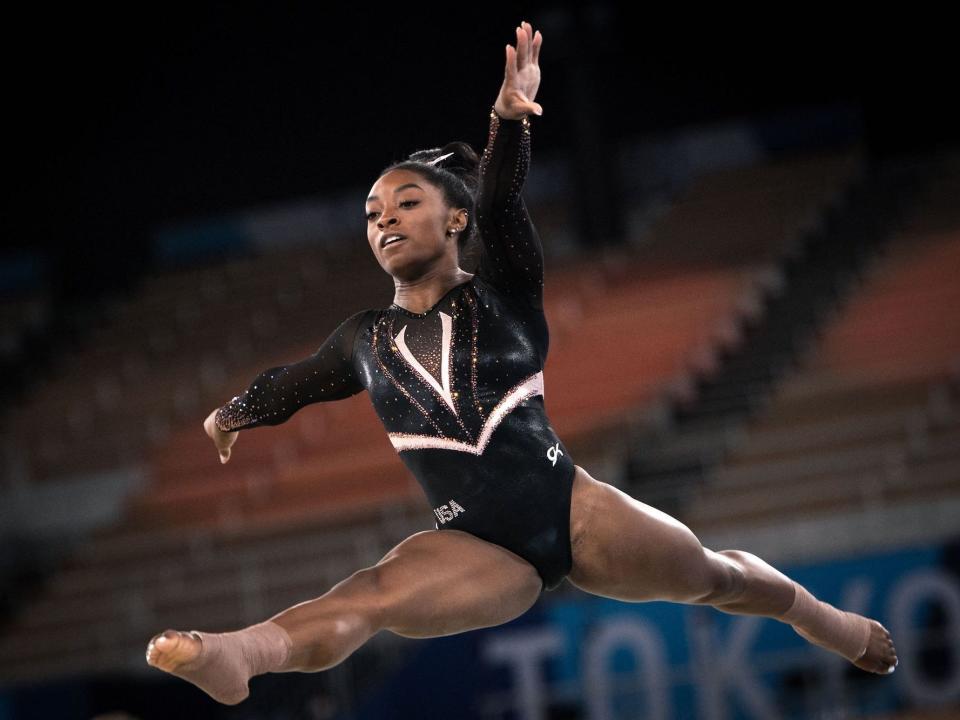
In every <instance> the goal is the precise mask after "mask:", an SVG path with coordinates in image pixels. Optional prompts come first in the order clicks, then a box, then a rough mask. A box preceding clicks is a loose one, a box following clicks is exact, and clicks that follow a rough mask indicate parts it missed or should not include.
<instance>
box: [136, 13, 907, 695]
mask: <svg viewBox="0 0 960 720" xmlns="http://www.w3.org/2000/svg"><path fill="white" fill-rule="evenodd" d="M542 43H543V36H542V34H541V33H540V32H539V31H537V32H534V31H533V28H532V27H531V26H530V24H529V23H526V22H524V23H522V24H521V26H520V27H518V28H517V29H516V46H515V47H514V46H512V45H507V46H506V69H505V73H504V80H503V85H502V87H501V89H500V92H499V95H498V96H497V98H496V101H495V103H494V105H493V107H492V108H491V111H490V116H489V134H488V138H487V144H486V147H485V149H484V151H483V153H482V155H481V156H479V157H478V156H477V154H476V153H475V152H474V150H473V149H472V148H471V147H470V146H469V145H467V144H466V143H462V142H452V143H449V144H447V145H445V146H444V147H442V148H434V149H430V150H421V151H418V152H415V153H413V154H412V155H411V156H410V157H409V158H408V159H406V160H404V161H401V162H398V163H395V164H393V165H390V166H389V167H387V168H385V169H384V170H383V171H382V172H381V173H380V175H379V177H378V178H377V179H376V182H374V184H373V186H372V187H371V189H370V193H369V196H368V197H367V199H366V208H365V216H366V225H367V240H368V242H369V244H370V250H371V252H372V253H373V255H374V257H375V258H376V260H377V262H378V263H379V264H380V266H381V267H382V268H383V270H384V271H385V272H387V273H388V274H389V275H390V276H391V277H392V278H393V283H394V288H395V293H394V302H393V304H391V305H390V307H387V308H379V309H368V310H363V311H361V312H358V313H356V314H354V315H352V316H351V317H349V318H347V319H346V320H344V321H343V322H342V323H341V324H340V325H339V327H337V328H336V329H335V330H334V331H333V332H332V333H331V334H330V336H329V337H328V338H327V339H326V340H325V341H324V342H323V344H322V345H321V346H320V347H319V349H318V350H317V351H316V352H315V353H314V354H313V355H311V356H309V357H307V358H305V359H303V360H301V361H299V362H296V363H292V364H289V365H282V366H278V367H273V368H269V369H267V370H264V371H263V372H262V373H260V375H258V376H257V378H255V379H254V380H253V382H252V383H251V384H250V386H249V387H248V388H247V389H246V390H244V391H243V392H242V393H241V394H240V395H238V396H236V397H234V398H233V399H232V400H230V401H229V402H227V403H226V404H225V405H223V406H221V407H219V408H217V409H216V410H214V411H213V412H211V413H210V415H209V416H208V417H207V418H206V420H205V421H204V429H205V431H206V432H207V434H208V435H209V436H210V437H211V439H212V440H213V442H214V444H215V446H216V448H217V450H218V452H219V455H220V460H221V462H223V463H225V462H227V461H228V460H229V458H230V454H231V452H232V446H233V445H234V443H235V442H236V440H237V437H238V435H239V432H240V430H249V429H251V428H255V427H261V426H266V425H278V424H280V423H283V422H285V421H286V420H287V419H288V418H289V417H290V416H291V415H292V414H293V413H295V412H296V411H298V410H299V409H301V408H302V407H304V406H305V405H308V404H310V403H314V402H329V401H333V400H339V399H342V398H346V397H349V396H351V395H355V394H357V393H359V392H361V391H362V390H366V391H367V393H368V394H369V397H370V399H371V402H372V403H373V405H374V408H375V410H376V412H377V414H378V415H379V417H380V419H381V420H382V422H383V425H384V427H385V429H386V431H387V434H388V436H389V439H390V441H391V443H392V444H393V446H394V448H395V449H396V451H397V453H398V455H399V456H400V459H401V461H402V462H403V463H404V464H405V465H406V466H407V467H408V468H409V469H410V471H411V473H412V474H413V475H414V476H415V477H416V478H417V480H418V481H419V483H420V485H421V486H422V487H423V490H424V492H425V494H426V496H427V498H428V499H429V501H430V505H431V507H432V508H433V509H434V515H433V517H432V520H433V523H434V528H433V529H429V530H424V531H421V532H418V533H415V534H413V535H411V536H410V537H408V538H406V539H405V540H403V541H402V542H400V543H399V544H398V545H397V546H396V547H394V548H393V549H392V550H390V551H389V552H388V553H387V554H386V555H384V557H383V558H382V559H381V560H380V561H379V562H377V563H376V564H375V565H373V566H372V567H367V568H362V569H358V570H357V571H356V572H354V573H353V574H352V575H350V576H349V577H347V578H345V579H344V580H342V581H341V582H339V583H338V584H336V585H335V586H333V587H332V588H331V589H330V590H329V591H327V592H326V593H325V594H323V595H321V596H320V597H317V598H314V599H312V600H306V601H304V602H301V603H299V604H297V605H294V606H293V607H291V608H288V609H286V610H284V611H282V612H280V613H278V614H276V615H274V616H273V617H271V618H269V619H267V620H264V621H263V622H260V623H257V624H255V625H252V626H250V627H247V628H244V629H241V630H237V631H234V632H226V633H206V632H200V631H196V630H191V631H177V630H167V631H165V632H163V633H160V634H158V635H156V636H154V637H153V638H152V639H151V640H150V642H149V644H148V647H147V652H146V657H147V662H148V663H149V664H150V665H152V666H153V667H156V668H159V669H160V670H163V671H166V672H169V673H171V674H173V675H176V676H178V677H181V678H183V679H185V680H187V681H189V682H191V683H193V684H194V685H196V686H198V687H199V688H201V689H202V690H204V691H205V692H206V693H207V694H209V695H210V696H211V697H213V698H214V699H215V700H217V701H219V702H221V703H225V704H228V705H234V704H237V703H239V702H241V701H243V700H244V699H245V698H246V697H247V696H248V695H249V688H248V681H249V679H250V678H251V677H253V676H255V675H259V674H263V673H267V672H292V671H296V672H317V671H320V670H326V669H327V668H331V667H333V666H335V665H337V664H338V663H340V662H342V661H343V660H344V659H345V658H347V657H348V656H349V655H350V654H351V653H352V652H354V651H355V650H356V649H357V648H359V647H360V646H361V645H363V644H364V643H365V642H366V641H367V640H368V639H369V638H370V637H372V636H373V635H375V634H376V633H377V632H379V631H380V630H389V631H390V632H393V633H396V634H398V635H401V636H404V637H409V638H427V637H437V636H442V635H451V634H454V633H461V632H466V631H468V630H473V629H476V628H484V627H491V626H495V625H500V624H502V623H505V622H508V621H509V620H512V619H514V618H516V617H518V616H519V615H522V614H523V613H524V612H526V611H527V610H528V609H529V608H530V607H531V606H532V605H533V604H534V603H535V602H536V600H537V599H538V597H539V596H540V593H541V592H543V591H549V590H553V589H554V588H556V587H557V586H558V585H559V584H560V583H561V581H562V580H563V579H564V578H566V579H567V580H568V581H569V582H570V583H571V584H573V585H574V586H576V587H578V588H580V589H581V590H583V591H585V592H588V593H593V594H595V595H600V596H603V597H607V598H615V599H618V600H622V601H625V602H646V601H653V600H665V601H671V602H677V603H691V604H700V605H711V606H713V607H715V608H717V609H718V610H721V611H723V612H726V613H734V614H741V615H760V616H764V617H769V618H773V619H776V620H779V621H780V622H784V623H788V624H789V625H791V626H792V627H793V628H794V630H795V631H796V632H797V633H798V634H799V635H801V636H802V637H803V638H805V639H807V640H808V641H810V642H811V643H814V644H816V645H819V646H821V647H823V648H826V649H827V650H830V651H832V652H835V653H837V654H839V655H841V656H842V657H844V658H846V659H847V660H849V661H850V662H852V663H853V664H854V665H856V666H857V667H859V668H861V669H863V670H866V671H868V672H872V673H879V674H886V673H890V672H893V670H894V668H895V666H896V664H897V656H896V651H895V650H894V646H893V642H892V640H891V638H890V634H889V632H888V631H887V630H886V628H884V627H883V626H882V625H881V624H880V623H879V622H877V621H876V620H872V619H869V618H866V617H863V616H861V615H857V614H854V613H850V612H846V611H842V610H839V609H837V608H835V607H833V606H832V605H829V604H827V603H824V602H821V601H820V600H817V599H816V598H815V597H813V596H812V595H811V594H810V593H809V592H808V591H807V590H806V589H805V588H804V587H802V586H801V585H799V584H798V583H796V582H794V581H793V580H791V579H790V578H789V577H787V576H785V575H784V574H782V573H780V572H779V571H777V570H776V569H774V568H773V567H771V566H770V565H768V564H767V563H766V562H764V561H763V560H761V559H760V558H758V557H757V556H756V555H753V554H751V553H748V552H745V551H742V550H720V551H714V550H710V549H707V548H705V547H703V546H702V545H701V544H700V542H699V540H698V539H697V537H696V536H695V535H694V533H693V532H691V530H690V529H689V528H687V527H686V526H685V525H684V524H682V523H681V522H679V521H678V520H676V519H674V518H673V517H671V516H669V515H667V514H665V513H663V512H661V511H660V510H657V509H656V508H654V507H651V506H649V505H646V504H644V503H642V502H640V501H639V500H636V499H634V498H633V497H630V496H629V495H627V494H625V493H624V492H622V491H620V490H619V489H617V488H614V487H613V486H611V485H609V484H607V483H605V482H602V481H600V480H597V479H595V478H593V477H592V476H591V475H590V474H589V473H588V472H587V471H586V470H584V469H583V468H582V467H580V466H579V465H576V464H574V462H573V459H572V458H571V457H570V452H569V451H568V449H567V447H566V446H565V445H564V444H563V441H562V440H560V438H559V437H558V436H557V434H556V433H555V432H554V429H553V428H552V427H551V425H550V422H549V420H548V418H547V415H546V413H545V410H544V379H543V367H544V361H545V360H546V355H547V347H548V329H547V321H546V318H545V316H544V310H543V250H542V246H541V244H540V238H539V236H538V233H537V231H536V229H535V227H534V225H533V224H532V222H531V220H530V217H529V215H528V213H527V209H526V206H525V204H524V201H523V199H522V197H521V190H522V188H523V184H524V180H525V178H526V175H527V170H528V167H529V163H530V130H531V122H530V115H534V116H540V115H541V114H542V108H541V106H540V105H539V104H538V103H537V102H535V98H536V94H537V89H538V87H539V85H540V66H539V54H540V49H541V45H542ZM471 243H479V246H478V247H479V248H480V257H479V263H478V265H477V268H476V272H475V273H474V274H470V273H467V272H465V271H464V270H462V269H461V268H460V258H461V256H462V255H463V253H464V252H465V251H466V250H467V249H469V248H470V247H471ZM357 482H363V478H362V477H358V478H357Z"/></svg>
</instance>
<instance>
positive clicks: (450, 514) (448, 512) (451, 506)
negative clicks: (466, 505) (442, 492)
mask: <svg viewBox="0 0 960 720" xmlns="http://www.w3.org/2000/svg"><path fill="white" fill-rule="evenodd" d="M433 512H434V514H435V515H436V516H437V519H438V520H440V524H441V525H443V524H445V523H447V522H449V521H450V520H453V519H454V518H455V517H456V516H457V515H459V514H460V513H462V512H466V510H464V509H463V508H462V507H460V505H459V504H457V501H456V500H451V501H450V502H449V503H447V504H446V505H441V506H440V507H438V508H434V509H433Z"/></svg>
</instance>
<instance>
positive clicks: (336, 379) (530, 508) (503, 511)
mask: <svg viewBox="0 0 960 720" xmlns="http://www.w3.org/2000/svg"><path fill="white" fill-rule="evenodd" d="M529 157H530V128H529V124H528V122H527V121H526V120H525V119H524V120H523V121H521V120H505V119H502V118H499V117H498V116H497V115H496V113H493V112H491V116H490V133H489V136H488V141H487V146H486V148H485V150H484V153H483V156H482V158H481V190H480V196H479V198H478V203H477V225H478V229H479V231H480V234H481V240H482V243H483V252H482V254H481V258H480V262H479V264H478V266H477V269H476V272H475V273H474V275H473V277H471V278H470V279H469V280H468V281H466V282H463V283H461V284H460V285H457V286H455V287H453V288H451V289H450V290H449V291H448V292H447V293H446V294H445V295H444V296H443V297H442V298H441V299H440V300H439V301H437V303H436V304H435V305H434V306H433V307H431V308H430V309H428V310H427V311H425V312H422V313H415V312H411V311H409V310H407V309H405V308H403V307H400V306H399V305H396V304H393V305H391V306H390V307H388V308H383V309H370V310H363V311H361V312H358V313H355V314H354V315H352V316H351V317H349V318H348V319H347V320H345V321H344V322H343V323H341V324H340V326H339V327H338V328H337V329H336V330H334V332H333V333H331V335H330V336H329V337H328V338H327V340H326V341H325V342H324V343H323V345H322V346H321V347H320V348H319V349H318V350H317V352H316V353H314V355H312V356H311V357H310V358H307V359H306V360H303V361H301V362H299V363H295V364H292V365H285V366H280V367H276V368H270V369H268V370H265V371H264V372H263V373H261V374H260V375H259V376H258V377H257V378H256V379H255V380H254V382H253V383H251V385H250V387H249V388H248V389H247V390H246V391H244V393H243V394H241V395H239V396H237V397H235V398H233V399H232V400H231V401H230V402H229V403H227V404H226V405H224V406H223V407H222V408H221V409H220V410H219V411H218V413H217V415H216V423H217V426H218V427H219V428H220V429H221V430H223V431H231V430H240V429H247V428H251V427H256V426H259V425H276V424H279V423H281V422H284V421H285V420H286V419H287V418H289V417H290V415H292V414H293V413H294V412H296V411H297V410H298V409H299V408H301V407H303V406H304V405H307V404H310V403H313V402H319V401H328V400H336V399H341V398H345V397H349V396H351V395H354V394H356V393H358V392H360V391H361V390H366V391H367V393H368V394H369V397H370V399H371V402H372V403H373V406H374V409H375V410H376V412H377V415H378V416H379V417H380V420H381V421H382V422H383V425H384V428H385V429H386V431H387V434H388V436H389V438H390V441H391V443H392V444H393V446H394V448H396V450H397V452H398V454H399V456H400V459H401V460H402V461H403V463H404V464H405V465H406V466H407V468H409V470H410V471H411V472H412V473H413V475H414V476H415V477H416V478H417V480H418V482H419V483H420V485H421V486H422V487H423V490H424V492H425V493H426V496H427V498H428V500H429V502H430V504H431V506H432V508H433V510H434V515H435V517H434V526H435V527H436V528H437V529H439V530H444V529H457V530H463V531H466V532H469V533H471V534H473V535H476V536H477V537H480V538H482V539H484V540H488V541H490V542H494V543H497V544H499V545H501V546H503V547H506V548H507V549H509V550H512V551H513V552H515V553H517V554H518V555H520V556H521V557H524V558H525V559H527V560H528V561H529V562H531V564H533V565H534V567H536V568H537V570H538V572H539V573H540V575H541V578H542V579H543V581H544V587H545V589H552V588H553V587H556V585H558V584H559V583H560V581H561V580H562V579H563V577H564V576H565V575H566V574H567V573H568V572H569V568H570V564H571V557H570V542H569V509H570V494H571V488H572V483H573V475H574V469H575V468H574V464H573V460H572V458H571V457H570V454H569V452H568V451H567V448H566V447H565V446H564V445H563V443H562V442H561V440H560V439H559V438H558V437H557V434H556V433H555V432H554V430H553V428H552V427H551V426H550V423H549V421H548V419H547V415H546V411H545V406H544V382H543V368H544V362H545V361H546V357H547V349H548V346H549V332H548V328H547V321H546V317H545V315H544V312H543V295H542V293H543V253H542V248H541V245H540V240H539V237H538V236H537V233H536V230H535V228H534V226H533V224H532V223H531V221H530V218H529V215H528V214H527V210H526V208H525V206H524V203H523V200H522V197H521V195H520V190H521V188H522V185H523V181H524V179H525V177H526V172H527V168H528V166H529Z"/></svg>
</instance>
